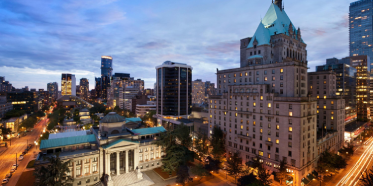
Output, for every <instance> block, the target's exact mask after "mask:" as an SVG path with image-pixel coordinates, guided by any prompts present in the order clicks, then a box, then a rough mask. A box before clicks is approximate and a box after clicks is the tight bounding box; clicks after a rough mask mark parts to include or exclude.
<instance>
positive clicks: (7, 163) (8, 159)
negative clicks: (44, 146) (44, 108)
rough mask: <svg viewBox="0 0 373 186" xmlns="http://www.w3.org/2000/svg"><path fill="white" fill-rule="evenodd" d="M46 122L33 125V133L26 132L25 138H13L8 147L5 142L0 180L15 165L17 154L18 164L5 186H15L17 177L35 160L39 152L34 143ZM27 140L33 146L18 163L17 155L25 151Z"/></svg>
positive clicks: (1, 157) (0, 162)
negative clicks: (5, 148)
mask: <svg viewBox="0 0 373 186" xmlns="http://www.w3.org/2000/svg"><path fill="white" fill-rule="evenodd" d="M45 118H46V117H45ZM47 122H48V119H47V118H46V119H44V120H41V121H40V122H38V123H37V124H36V125H35V127H34V129H33V131H32V132H28V134H27V135H26V136H24V137H21V138H13V139H12V145H11V146H9V141H6V142H7V143H8V149H7V150H6V151H5V152H4V153H3V154H2V155H0V178H4V177H5V175H6V174H8V173H9V171H10V168H11V167H12V165H13V164H15V163H16V153H17V162H18V164H19V167H18V169H17V170H16V171H15V172H14V173H13V175H12V177H11V178H10V180H9V183H8V184H7V185H9V186H14V185H16V183H17V181H18V179H19V177H20V176H21V174H22V172H23V171H24V169H25V168H26V166H27V163H28V162H29V161H30V160H32V159H33V158H35V155H36V154H37V153H38V152H39V149H38V148H35V144H34V141H36V140H37V139H38V137H39V136H40V133H41V132H42V131H43V129H44V128H45V126H46V123H47ZM27 140H28V143H29V144H32V145H33V146H32V148H31V149H30V150H29V151H28V153H27V154H26V155H25V156H24V159H23V160H22V161H18V157H19V155H20V154H21V153H22V152H23V151H24V150H25V149H26V146H27V144H26V143H27Z"/></svg>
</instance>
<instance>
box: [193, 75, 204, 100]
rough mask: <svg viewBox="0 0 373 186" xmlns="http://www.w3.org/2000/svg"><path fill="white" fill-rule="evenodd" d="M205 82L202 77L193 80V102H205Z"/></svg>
mask: <svg viewBox="0 0 373 186" xmlns="http://www.w3.org/2000/svg"><path fill="white" fill-rule="evenodd" d="M205 89H206V88H205V82H203V81H202V80H200V79H197V80H195V81H193V89H192V104H202V103H204V102H205Z"/></svg>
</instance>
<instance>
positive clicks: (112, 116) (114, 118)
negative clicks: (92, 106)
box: [100, 112, 125, 123]
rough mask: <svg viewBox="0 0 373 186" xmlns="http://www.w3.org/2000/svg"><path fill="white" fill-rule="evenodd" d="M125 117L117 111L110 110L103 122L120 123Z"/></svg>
mask: <svg viewBox="0 0 373 186" xmlns="http://www.w3.org/2000/svg"><path fill="white" fill-rule="evenodd" d="M124 120H125V119H124V117H123V116H120V115H119V114H117V113H116V112H109V114H108V115H106V116H105V117H104V118H102V120H101V121H100V122H101V123H118V122H123V121H124Z"/></svg>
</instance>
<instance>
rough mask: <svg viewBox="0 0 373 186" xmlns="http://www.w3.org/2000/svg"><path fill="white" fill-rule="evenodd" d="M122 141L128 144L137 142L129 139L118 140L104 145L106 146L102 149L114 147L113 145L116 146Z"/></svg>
mask: <svg viewBox="0 0 373 186" xmlns="http://www.w3.org/2000/svg"><path fill="white" fill-rule="evenodd" d="M123 141H128V142H132V143H138V142H137V141H132V140H131V139H119V140H116V141H114V142H112V143H109V144H106V145H102V148H104V149H107V148H110V147H112V146H114V145H116V144H118V143H121V142H123Z"/></svg>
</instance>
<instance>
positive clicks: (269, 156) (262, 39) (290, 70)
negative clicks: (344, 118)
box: [157, 0, 317, 185]
mask: <svg viewBox="0 0 373 186" xmlns="http://www.w3.org/2000/svg"><path fill="white" fill-rule="evenodd" d="M306 47H307V45H306V43H305V42H304V41H303V39H302V35H301V31H300V28H297V27H295V26H294V24H293V23H292V22H291V20H290V19H289V17H288V16H287V14H286V12H285V10H284V9H283V7H282V1H281V0H276V1H275V3H272V4H271V5H270V7H269V9H268V11H267V13H266V15H265V16H264V17H263V19H262V20H261V21H260V23H259V26H258V28H257V30H256V32H255V34H254V36H253V37H249V38H244V39H242V40H241V52H240V53H241V57H240V59H241V60H240V68H234V69H227V70H217V73H216V74H217V90H218V92H217V93H218V95H216V96H210V99H209V104H210V105H209V115H210V116H209V124H208V125H209V132H208V133H209V135H211V134H212V128H213V127H219V128H221V129H222V130H223V131H225V133H226V137H225V140H226V147H227V148H226V150H227V154H228V156H230V155H232V153H234V152H237V151H239V152H240V155H241V158H242V160H243V161H244V163H248V162H250V161H253V159H256V157H257V156H258V155H259V157H260V160H259V161H260V162H263V165H265V168H266V169H268V170H270V171H275V172H277V171H278V170H277V167H279V166H280V161H281V160H283V161H285V162H286V164H287V165H288V170H287V171H288V172H290V173H291V174H290V176H292V177H293V178H292V179H289V180H288V181H289V184H292V185H301V182H302V181H303V179H305V177H306V176H307V175H308V174H310V173H311V172H312V171H313V170H314V168H315V167H316V165H317V161H316V160H317V157H316V155H317V144H316V141H317V139H316V136H317V129H316V115H317V113H316V105H317V103H316V98H311V97H308V96H307V91H308V90H307V63H308V62H307V51H306ZM157 99H158V96H157ZM280 144H281V145H280Z"/></svg>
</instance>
